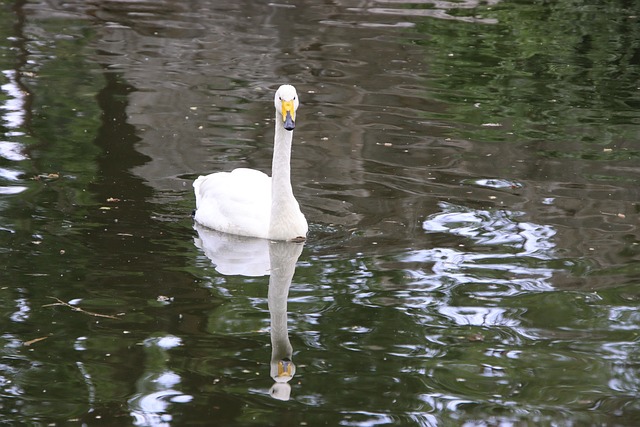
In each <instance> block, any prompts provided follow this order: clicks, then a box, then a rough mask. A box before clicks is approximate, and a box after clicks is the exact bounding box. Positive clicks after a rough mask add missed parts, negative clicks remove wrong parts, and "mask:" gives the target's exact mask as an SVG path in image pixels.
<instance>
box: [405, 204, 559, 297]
mask: <svg viewBox="0 0 640 427" xmlns="http://www.w3.org/2000/svg"><path fill="white" fill-rule="evenodd" d="M440 208H441V209H442V212H441V213H437V214H434V215H431V216H430V217H429V218H427V220H425V221H424V223H423V224H422V227H423V229H424V230H425V231H427V232H428V233H444V234H448V235H451V236H457V237H462V238H464V239H465V240H462V241H461V242H460V245H459V247H461V248H463V249H464V248H469V249H468V250H463V249H461V250H455V249H451V248H437V247H436V248H430V249H424V250H418V251H413V252H410V253H409V254H407V255H406V257H405V259H404V260H405V261H408V262H416V261H417V262H423V263H424V262H428V263H432V264H433V267H432V272H433V275H430V274H426V273H424V272H417V274H418V276H422V279H424V280H426V281H431V280H433V279H437V280H438V281H440V279H443V278H444V279H446V281H447V282H451V281H452V280H453V281H454V282H456V283H486V284H493V285H505V286H507V287H508V288H509V289H512V291H513V292H521V291H548V290H551V289H553V286H552V284H551V282H550V279H551V277H552V275H553V273H554V271H555V270H554V269H553V268H549V267H548V266H547V263H546V261H548V260H551V259H553V257H554V248H555V242H554V241H553V236H554V235H555V234H556V231H555V229H554V228H553V227H551V226H549V225H539V224H534V223H531V222H526V221H517V219H516V218H517V217H519V216H522V214H521V213H519V212H512V211H508V210H503V209H500V210H493V211H491V210H480V209H471V208H466V207H462V206H457V205H453V204H450V203H444V202H442V203H440ZM479 246H491V247H492V249H491V250H486V249H480V248H479Z"/></svg>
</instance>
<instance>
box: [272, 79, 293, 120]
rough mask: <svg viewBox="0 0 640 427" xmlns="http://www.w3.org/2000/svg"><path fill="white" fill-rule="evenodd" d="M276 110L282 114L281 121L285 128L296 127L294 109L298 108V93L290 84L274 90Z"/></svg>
mask: <svg viewBox="0 0 640 427" xmlns="http://www.w3.org/2000/svg"><path fill="white" fill-rule="evenodd" d="M273 102H274V105H275V107H276V111H277V112H279V113H280V114H281V115H282V121H283V123H284V128H285V129H286V130H293V128H295V127H296V110H297V109H298V104H299V100H298V93H297V92H296V88H295V87H293V86H291V85H282V86H280V87H279V88H278V90H277V91H276V96H275V98H274V101H273Z"/></svg>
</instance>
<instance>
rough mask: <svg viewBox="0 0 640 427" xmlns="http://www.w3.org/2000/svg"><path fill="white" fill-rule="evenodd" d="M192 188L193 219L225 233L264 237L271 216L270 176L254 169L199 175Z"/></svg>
mask: <svg viewBox="0 0 640 427" xmlns="http://www.w3.org/2000/svg"><path fill="white" fill-rule="evenodd" d="M193 187H194V190H195V194H196V214H195V220H196V221H197V222H199V223H200V224H202V225H204V226H205V227H209V228H213V229H214V230H218V231H222V232H225V233H231V234H239V235H242V236H254V237H264V238H266V237H267V235H268V232H269V220H270V216H271V178H270V177H269V176H267V175H266V174H264V173H262V172H260V171H257V170H254V169H245V168H240V169H235V170H233V171H232V172H218V173H213V174H210V175H206V176H201V177H199V178H198V179H196V180H195V182H194V183H193Z"/></svg>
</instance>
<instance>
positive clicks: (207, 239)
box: [194, 224, 304, 400]
mask: <svg viewBox="0 0 640 427" xmlns="http://www.w3.org/2000/svg"><path fill="white" fill-rule="evenodd" d="M194 228H195V230H196V231H197V232H198V237H197V238H195V239H194V244H195V246H196V247H197V248H199V249H201V250H202V251H203V252H204V253H205V255H206V256H207V258H209V259H210V260H211V262H212V263H213V265H214V266H215V268H216V271H218V272H219V273H221V274H224V275H242V276H247V277H256V276H263V275H269V291H268V297H267V300H268V306H269V315H270V320H271V328H270V335H271V362H270V371H269V373H270V375H271V378H273V380H274V384H273V386H272V387H271V389H270V390H269V395H270V396H271V397H273V398H274V399H277V400H289V399H290V398H291V386H290V385H289V381H291V380H292V379H293V377H294V375H295V373H296V365H295V364H294V363H293V360H292V359H293V347H292V345H291V342H290V340H289V331H288V328H287V323H288V319H287V299H288V297H289V287H290V286H291V281H292V280H293V276H294V274H295V270H296V263H297V262H298V258H299V257H300V254H301V253H302V248H303V247H304V245H303V244H299V243H292V242H274V241H270V240H266V239H256V238H252V237H243V236H234V235H231V234H225V233H220V232H218V231H215V230H211V229H208V228H206V227H203V226H201V225H199V224H195V225H194Z"/></svg>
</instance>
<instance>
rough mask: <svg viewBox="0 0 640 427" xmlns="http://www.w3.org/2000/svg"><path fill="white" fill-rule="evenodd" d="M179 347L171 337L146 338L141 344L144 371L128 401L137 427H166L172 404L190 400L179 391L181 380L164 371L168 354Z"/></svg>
mask: <svg viewBox="0 0 640 427" xmlns="http://www.w3.org/2000/svg"><path fill="white" fill-rule="evenodd" d="M180 345H182V340H181V339H180V338H178V337H176V336H173V335H166V336H161V337H153V338H148V339H146V340H145V341H144V347H145V352H146V354H147V364H146V366H147V371H146V372H145V373H144V375H143V376H142V377H141V378H140V379H139V380H138V381H137V383H136V385H137V389H138V392H137V393H135V394H134V395H133V397H131V398H130V399H129V408H130V411H131V416H132V417H133V418H134V420H135V421H134V424H135V425H137V426H153V427H165V426H170V425H171V421H172V420H173V417H172V415H171V414H170V413H169V406H170V404H171V403H187V402H190V401H191V400H192V399H193V396H191V395H187V394H184V393H182V392H181V391H180V390H178V386H179V384H180V382H181V377H180V375H178V374H177V373H175V372H174V371H172V370H170V369H167V368H166V365H167V364H168V363H169V360H170V357H169V354H168V351H169V350H171V349H172V348H174V347H177V346H180Z"/></svg>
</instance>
